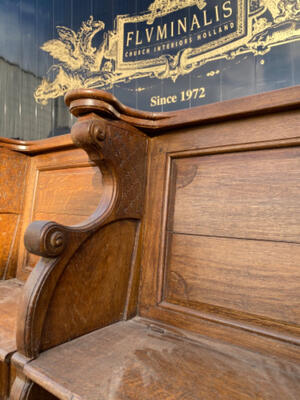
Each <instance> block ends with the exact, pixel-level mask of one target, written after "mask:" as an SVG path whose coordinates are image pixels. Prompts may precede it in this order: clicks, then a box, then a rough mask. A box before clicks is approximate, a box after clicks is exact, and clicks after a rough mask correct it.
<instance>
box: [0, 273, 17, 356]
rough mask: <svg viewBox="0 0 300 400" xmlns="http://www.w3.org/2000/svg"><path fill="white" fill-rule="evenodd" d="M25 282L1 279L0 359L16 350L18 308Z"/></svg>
mask: <svg viewBox="0 0 300 400" xmlns="http://www.w3.org/2000/svg"><path fill="white" fill-rule="evenodd" d="M22 287H23V283H21V282H19V281H18V280H16V279H10V280H7V281H0V315H1V320H0V360H1V361H4V359H5V357H6V356H7V354H9V353H11V352H13V351H15V350H16V319H17V308H18V303H19V297H20V293H21V290H22Z"/></svg>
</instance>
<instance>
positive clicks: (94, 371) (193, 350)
mask: <svg viewBox="0 0 300 400" xmlns="http://www.w3.org/2000/svg"><path fill="white" fill-rule="evenodd" d="M66 360H68V362H67V363H66V362H65V361H66ZM299 373H300V367H299V365H296V364H292V363H290V362H287V361H284V360H280V359H277V358H272V357H270V358H268V357H264V356H262V355H260V354H258V353H252V352H250V351H246V350H243V349H242V348H239V347H235V346H229V345H226V344H224V343H222V342H214V341H212V340H208V339H204V338H199V339H198V340H197V341H195V340H193V341H191V340H187V339H184V338H183V337H179V336H175V335H173V334H171V333H169V332H168V331H164V330H159V329H157V328H156V329H155V328H153V329H150V328H149V327H147V326H145V325H144V324H140V323H136V322H135V321H128V322H119V323H117V324H114V325H112V326H109V327H107V328H104V329H101V330H99V331H96V332H94V333H91V334H89V335H86V336H83V337H81V338H79V339H76V340H74V341H72V342H70V343H66V344H64V345H61V346H59V347H57V348H55V349H52V350H49V351H46V352H45V353H43V354H41V355H40V357H39V358H38V359H37V360H35V361H32V362H31V363H29V364H27V365H26V367H25V374H26V375H27V376H28V377H30V378H31V379H32V380H33V381H34V382H36V383H38V384H39V385H41V386H42V387H44V388H46V389H47V390H48V391H49V392H51V393H53V394H54V395H56V396H57V397H58V398H59V399H61V400H71V399H76V400H107V399H113V400H124V399H127V400H140V399H144V400H158V399H165V400H183V399H187V400H199V399H206V400H216V399H222V400H253V399H259V400H287V399H289V400H298V396H299V390H300V381H299V379H298V377H299ZM275 382H276V385H275Z"/></svg>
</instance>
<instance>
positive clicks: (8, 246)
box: [0, 148, 28, 279]
mask: <svg viewBox="0 0 300 400" xmlns="http://www.w3.org/2000/svg"><path fill="white" fill-rule="evenodd" d="M27 166H28V159H27V157H26V156H24V155H23V154H19V153H17V152H14V151H9V150H5V149H1V148H0V232H1V233H0V238H1V245H0V279H9V278H12V277H14V276H15V274H16V269H17V261H18V243H19V240H20V226H21V223H22V210H23V200H24V188H25V183H26V174H27Z"/></svg>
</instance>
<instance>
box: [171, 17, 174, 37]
mask: <svg viewBox="0 0 300 400" xmlns="http://www.w3.org/2000/svg"><path fill="white" fill-rule="evenodd" d="M171 37H174V21H171Z"/></svg>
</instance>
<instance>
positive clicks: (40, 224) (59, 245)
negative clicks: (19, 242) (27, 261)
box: [24, 221, 67, 257]
mask: <svg viewBox="0 0 300 400" xmlns="http://www.w3.org/2000/svg"><path fill="white" fill-rule="evenodd" d="M24 242H25V246H26V248H27V250H28V251H29V252H31V253H34V254H36V255H39V256H42V257H57V256H59V255H60V254H61V253H62V252H63V251H64V249H65V247H66V244H67V232H66V230H65V229H64V228H63V227H62V226H60V225H58V224H56V223H55V222H46V221H35V222H33V223H32V224H30V225H29V227H28V228H27V231H26V233H25V238H24Z"/></svg>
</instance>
